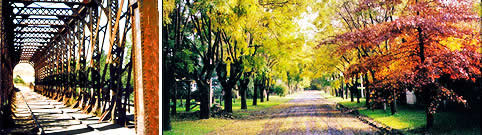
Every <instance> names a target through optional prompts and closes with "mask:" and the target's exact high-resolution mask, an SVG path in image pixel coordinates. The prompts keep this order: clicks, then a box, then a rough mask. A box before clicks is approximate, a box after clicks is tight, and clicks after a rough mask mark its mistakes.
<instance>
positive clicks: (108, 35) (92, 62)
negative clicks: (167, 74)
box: [0, 0, 159, 134]
mask: <svg viewBox="0 0 482 135" xmlns="http://www.w3.org/2000/svg"><path fill="white" fill-rule="evenodd" d="M36 2H41V3H55V4H62V3H63V4H64V6H63V7H56V6H40V5H39V4H37V3H36ZM18 3H23V4H18ZM125 3H127V4H125ZM2 4H5V5H4V6H2V7H7V8H6V9H2V10H1V11H2V15H8V16H9V17H8V18H5V17H3V16H2V17H0V18H1V19H2V22H6V23H2V32H3V33H0V35H1V36H2V37H5V38H0V39H2V40H1V47H2V48H1V49H0V50H1V52H2V53H1V54H2V57H8V58H3V59H1V60H2V61H1V62H2V63H7V64H2V66H1V67H0V70H2V75H0V77H2V78H0V80H1V81H2V82H3V81H5V80H7V81H8V78H10V80H11V74H10V73H11V70H12V68H13V66H14V65H15V64H16V63H18V62H19V61H20V62H25V63H31V64H32V65H33V67H34V70H35V84H36V85H35V87H34V90H35V91H37V92H39V93H41V94H43V95H45V96H47V97H51V98H53V99H56V100H59V101H63V102H64V103H66V104H68V105H71V106H72V107H77V108H79V109H81V110H82V111H84V112H86V113H93V114H96V115H98V116H103V117H104V118H106V119H109V120H111V121H112V122H113V123H117V124H122V125H128V124H129V122H128V120H127V117H126V113H127V112H126V108H128V104H129V102H130V101H129V100H130V99H129V97H130V95H131V94H132V93H133V92H134V91H133V89H135V92H136V96H135V99H136V102H135V103H134V104H135V106H136V110H135V112H136V113H135V115H136V118H142V120H143V122H141V121H139V119H138V121H137V123H136V124H137V125H136V127H138V131H139V134H158V133H159V132H158V121H159V120H158V114H159V113H158V95H159V94H158V86H159V84H158V80H159V77H158V76H152V74H158V70H159V68H158V66H157V65H158V63H159V60H158V58H157V56H158V41H159V40H158V36H159V35H158V33H157V32H158V26H157V25H158V17H157V16H158V14H157V1H142V2H137V1H135V0H12V1H3V2H2ZM50 5H54V4H50ZM123 5H128V8H127V9H128V10H122V8H123V7H125V6H123ZM134 10H135V11H136V12H137V14H136V13H135V12H133V11H134ZM39 16H44V17H39ZM52 16H54V17H52ZM101 16H105V17H106V18H107V19H106V20H107V21H105V20H103V19H101ZM135 18H137V19H135ZM141 22H142V23H141ZM133 25H136V26H133ZM131 28H132V29H134V28H135V29H136V30H133V31H135V32H133V33H132V35H133V43H134V45H133V47H129V48H132V56H130V57H129V56H128V55H129V54H127V53H126V52H128V50H127V49H129V48H127V47H126V46H127V45H126V44H127V43H128V41H127V39H128V37H127V35H129V34H128V33H129V32H131ZM4 31H8V32H4ZM4 39H6V40H4ZM106 47H107V48H109V49H108V50H106V49H103V48H106ZM136 49H137V51H139V52H135V51H136ZM4 54H8V55H4ZM136 54H137V55H136ZM103 58H105V59H106V60H105V61H104V60H103ZM4 60H7V61H4ZM136 62H138V63H136ZM153 65H155V66H153ZM133 68H134V69H135V71H134V72H131V71H132V70H133ZM7 70H10V72H8V71H7ZM137 70H140V71H139V72H137ZM4 71H5V72H4ZM3 73H7V74H9V75H5V74H3ZM131 73H134V78H135V81H133V82H134V83H135V84H134V85H135V87H134V88H132V85H131V84H130V82H131V80H132V79H131ZM4 78H7V79H4ZM10 82H11V81H10ZM8 85H9V84H6V83H0V87H2V88H3V87H7V86H8ZM8 87H10V86H8ZM139 88H140V89H139ZM0 92H1V93H0V95H1V94H3V93H4V92H3V89H2V91H0ZM2 97H4V96H3V95H2ZM2 103H3V102H2ZM139 123H140V124H139Z"/></svg>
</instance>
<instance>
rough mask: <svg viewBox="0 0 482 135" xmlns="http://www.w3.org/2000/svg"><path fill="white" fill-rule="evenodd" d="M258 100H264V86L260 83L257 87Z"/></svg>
mask: <svg viewBox="0 0 482 135" xmlns="http://www.w3.org/2000/svg"><path fill="white" fill-rule="evenodd" d="M259 101H260V102H264V86H263V85H260V87H259Z"/></svg>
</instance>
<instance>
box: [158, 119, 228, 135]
mask: <svg viewBox="0 0 482 135" xmlns="http://www.w3.org/2000/svg"><path fill="white" fill-rule="evenodd" d="M232 122H234V121H233V120H227V119H220V118H210V119H203V120H182V121H177V120H176V119H173V121H172V123H171V124H172V130H170V131H163V134H166V135H200V134H206V133H209V132H211V131H212V130H215V129H217V128H219V127H222V126H224V125H226V124H230V123H232Z"/></svg>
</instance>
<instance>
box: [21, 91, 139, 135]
mask: <svg viewBox="0 0 482 135" xmlns="http://www.w3.org/2000/svg"><path fill="white" fill-rule="evenodd" d="M18 88H19V89H20V91H19V92H17V102H16V112H15V115H16V116H17V119H18V121H19V122H23V123H22V124H20V125H21V126H19V127H18V128H22V129H23V130H22V129H16V130H15V131H17V132H30V133H32V132H33V131H32V129H34V126H33V124H34V123H33V120H32V119H31V114H30V111H29V109H28V107H27V104H28V106H29V107H30V109H31V110H32V112H33V113H34V115H35V117H36V118H37V121H38V123H39V124H40V127H41V128H42V129H43V130H44V132H45V134H96V135H99V134H100V135H101V134H106V135H107V134H108V135H115V134H119V135H120V134H122V135H130V134H132V135H133V134H135V129H134V128H125V127H122V126H120V125H117V124H111V123H109V122H106V121H104V122H99V121H98V120H99V117H96V116H92V115H89V114H84V113H82V112H81V111H80V110H79V109H73V108H70V107H67V106H65V105H63V103H62V102H58V101H55V100H51V99H48V98H47V97H45V96H43V95H40V94H38V93H36V92H34V91H33V90H32V89H30V88H28V87H22V86H18ZM22 94H23V97H25V99H23V97H22ZM24 101H26V102H27V104H26V103H25V102H24ZM17 124H18V123H17Z"/></svg>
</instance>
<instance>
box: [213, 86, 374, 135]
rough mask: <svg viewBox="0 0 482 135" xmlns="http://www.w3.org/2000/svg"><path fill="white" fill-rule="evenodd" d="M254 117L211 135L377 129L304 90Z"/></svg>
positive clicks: (347, 134)
mask: <svg viewBox="0 0 482 135" xmlns="http://www.w3.org/2000/svg"><path fill="white" fill-rule="evenodd" d="M254 116H255V117H254V118H252V119H248V120H239V121H236V122H234V123H232V124H229V125H226V126H225V127H223V128H221V129H219V130H216V131H214V132H211V133H210V134H261V135H272V134H280V135H312V134H317V135H318V134H322V135H360V134H361V135H365V134H377V133H376V132H377V129H375V128H373V127H371V126H370V125H368V124H365V123H363V122H362V121H360V120H358V119H357V118H355V117H353V116H351V115H349V114H343V113H340V112H339V111H337V110H336V108H335V103H334V102H330V101H328V100H325V99H324V98H322V97H321V92H320V91H304V92H301V93H298V94H295V95H293V100H291V101H289V102H287V103H284V104H281V105H279V106H275V107H272V108H270V109H269V110H265V111H260V112H255V113H254Z"/></svg>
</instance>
